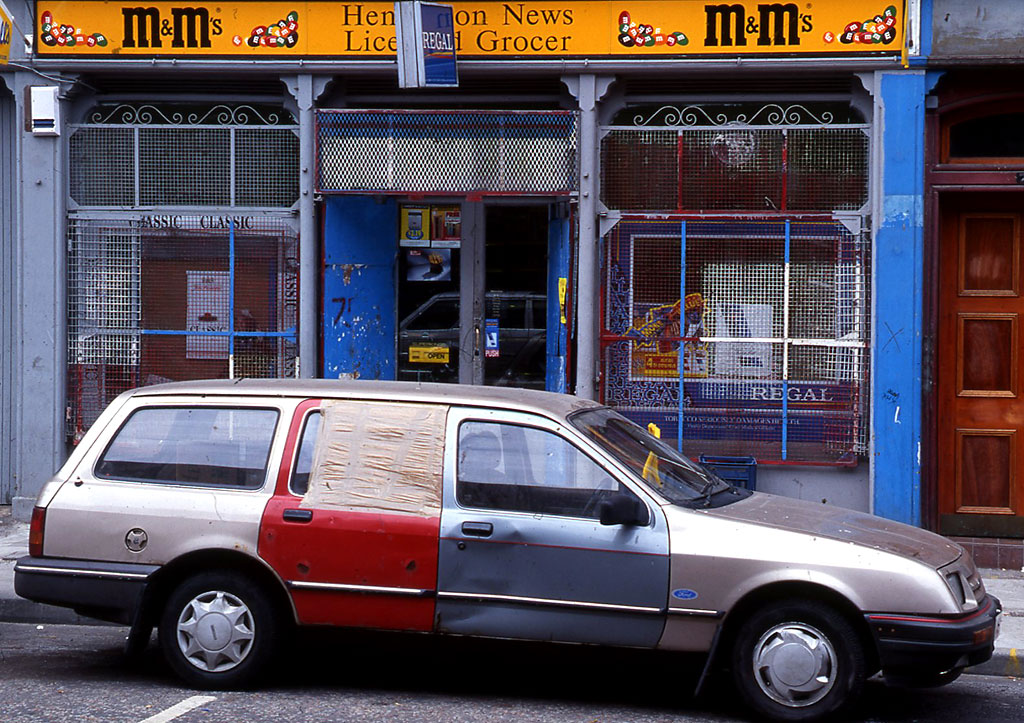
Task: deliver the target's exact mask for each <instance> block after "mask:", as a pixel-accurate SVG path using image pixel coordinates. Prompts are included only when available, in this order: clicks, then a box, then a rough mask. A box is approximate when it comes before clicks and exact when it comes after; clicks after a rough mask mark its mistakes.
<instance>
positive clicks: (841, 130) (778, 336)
mask: <svg viewBox="0 0 1024 723" xmlns="http://www.w3.org/2000/svg"><path fill="white" fill-rule="evenodd" d="M604 131H605V135H604V137H603V140H602V169H601V174H602V175H601V178H602V187H601V188H602V191H601V193H602V200H603V201H604V203H605V205H606V206H608V207H609V209H612V210H617V211H619V212H620V218H621V220H620V221H619V222H618V224H617V225H616V226H615V227H614V228H613V230H612V231H611V233H610V234H608V236H607V237H606V239H605V241H606V243H605V249H606V257H605V265H604V273H605V279H604V306H603V308H604V327H603V331H602V344H601V349H602V365H603V374H602V395H603V400H604V401H605V402H606V403H607V404H609V405H610V406H612V407H615V408H616V409H618V410H619V411H621V412H622V413H623V414H625V415H626V416H629V417H631V418H632V419H634V420H635V421H637V422H639V423H641V424H647V423H649V422H654V423H656V424H657V425H658V427H659V428H660V429H661V433H662V437H663V438H665V439H666V440H671V441H673V442H674V443H675V444H676V445H677V446H678V448H680V449H682V450H683V451H684V452H685V453H687V454H689V455H691V456H693V457H696V456H698V455H700V454H712V455H737V456H754V457H756V458H757V460H758V461H759V462H813V463H826V464H851V463H855V462H856V461H857V459H858V458H859V457H860V456H861V455H863V454H864V453H865V452H866V450H867V430H868V409H869V406H870V405H869V403H868V400H869V398H870V396H869V393H868V390H869V381H868V372H869V368H870V366H869V353H868V352H869V345H870V330H869V324H868V320H869V310H870V304H869V293H868V292H869V287H870V283H869V280H870V275H869V263H868V262H869V259H870V245H869V243H868V239H869V234H868V233H867V228H868V223H867V220H868V219H867V217H866V216H865V215H864V214H865V211H864V209H865V208H866V205H867V200H868V199H867V191H868V168H869V163H868V159H869V148H870V143H869V138H870V126H869V125H868V124H866V123H865V122H864V119H863V118H862V117H860V115H859V114H858V112H857V111H856V110H854V109H852V108H851V107H850V106H849V105H845V104H842V103H834V102H828V103H806V104H796V103H782V102H780V103H768V104H763V103H762V104H757V103H729V104H715V105H712V104H703V105H689V106H677V105H659V106H650V107H632V108H627V109H625V110H623V111H622V112H620V113H619V115H618V116H617V117H616V118H615V119H614V122H613V125H611V126H607V127H605V128H604ZM630 158H634V159H636V162H635V163H630V162H629V159H630ZM652 212H653V213H652ZM666 212H668V213H666Z"/></svg>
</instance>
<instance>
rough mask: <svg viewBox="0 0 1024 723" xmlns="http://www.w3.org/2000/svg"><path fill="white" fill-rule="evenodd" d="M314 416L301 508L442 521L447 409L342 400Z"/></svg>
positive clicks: (325, 407) (332, 403) (323, 407)
mask: <svg viewBox="0 0 1024 723" xmlns="http://www.w3.org/2000/svg"><path fill="white" fill-rule="evenodd" d="M321 411H322V412H323V426H322V428H321V430H320V438H319V440H318V441H317V446H316V452H315V454H314V459H313V474H312V475H311V476H310V484H309V491H308V492H307V493H306V496H305V497H303V499H302V506H303V507H316V508H318V509H333V510H353V511H360V512H387V513H398V514H412V515H421V516H426V517H435V516H438V515H440V514H441V474H442V467H443V461H444V460H443V458H444V426H445V413H446V411H447V408H446V407H444V406H441V405H429V404H415V405H410V404H393V403H388V402H373V401H351V400H348V401H333V402H326V401H325V402H324V403H323V405H322V406H321Z"/></svg>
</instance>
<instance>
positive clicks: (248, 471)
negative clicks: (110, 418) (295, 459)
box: [96, 407, 278, 489]
mask: <svg viewBox="0 0 1024 723" xmlns="http://www.w3.org/2000/svg"><path fill="white" fill-rule="evenodd" d="M277 417H278V413H277V410H274V409H254V408H249V407H245V408H237V407H235V408H224V407H146V408H143V409H138V410H136V411H135V412H133V413H132V415H131V416H130V417H128V420H127V421H126V422H125V423H124V424H123V425H122V426H121V428H120V429H119V430H118V431H117V434H116V435H115V436H114V439H113V441H112V442H111V443H110V445H109V446H108V447H107V449H106V450H105V451H104V452H103V456H102V457H101V458H100V461H99V463H98V464H97V465H96V475H97V476H99V477H105V478H110V479H126V480H134V481H139V482H161V483H166V484H194V485H202V486H213V487H233V488H238V487H241V488H248V489H254V488H257V487H260V486H262V485H263V482H264V480H265V479H266V474H267V459H268V457H269V456H270V445H271V443H272V442H273V439H274V430H275V428H276V426H277Z"/></svg>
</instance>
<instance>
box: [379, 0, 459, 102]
mask: <svg viewBox="0 0 1024 723" xmlns="http://www.w3.org/2000/svg"><path fill="white" fill-rule="evenodd" d="M395 35H396V36H397V38H398V85H399V87H401V88H428V87H429V88H455V87H458V85H459V73H458V70H457V68H456V65H455V14H454V12H453V10H452V8H451V6H450V5H438V4H436V3H425V2H418V1H416V2H396V3H395Z"/></svg>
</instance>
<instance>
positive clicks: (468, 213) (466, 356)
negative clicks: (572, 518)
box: [459, 196, 572, 392]
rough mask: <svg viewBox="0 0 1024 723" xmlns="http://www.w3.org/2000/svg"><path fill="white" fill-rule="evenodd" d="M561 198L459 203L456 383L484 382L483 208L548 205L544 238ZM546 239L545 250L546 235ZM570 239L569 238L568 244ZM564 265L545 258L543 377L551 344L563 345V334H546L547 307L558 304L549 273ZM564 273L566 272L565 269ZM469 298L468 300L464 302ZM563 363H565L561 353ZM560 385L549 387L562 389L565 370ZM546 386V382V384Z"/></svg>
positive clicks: (548, 319)
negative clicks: (553, 293)
mask: <svg viewBox="0 0 1024 723" xmlns="http://www.w3.org/2000/svg"><path fill="white" fill-rule="evenodd" d="M560 200H561V199H558V198H553V197H544V196H527V197H507V198H500V199H494V198H487V199H485V200H475V199H470V198H467V199H466V200H464V201H463V202H462V204H461V214H462V243H461V245H460V249H459V250H460V256H459V264H460V267H459V302H460V303H459V384H475V385H482V384H483V383H484V355H483V342H484V333H485V324H486V316H487V314H486V294H487V291H488V289H487V209H488V208H490V207H494V206H506V207H507V206H534V207H540V206H544V207H546V208H547V209H548V225H547V228H546V229H545V237H546V238H548V237H549V234H550V230H551V226H552V223H553V222H554V218H555V213H554V209H555V208H556V204H558V203H559V201H560ZM548 241H549V246H548V248H549V254H550V252H551V248H550V238H548ZM571 244H572V239H571V238H570V239H569V245H570V246H571ZM563 265H566V266H567V265H568V258H565V259H562V258H558V259H556V258H554V257H550V258H548V263H547V267H546V279H545V284H544V288H545V292H544V293H545V294H546V295H547V297H548V309H549V314H548V316H547V317H546V318H545V320H544V321H545V328H548V329H549V331H548V336H547V341H546V346H547V353H546V355H545V369H546V370H547V379H548V380H551V379H552V375H551V370H550V369H547V364H548V363H549V359H548V357H549V356H550V355H551V347H552V344H553V343H554V345H555V346H556V347H560V348H561V349H564V347H565V346H566V341H565V339H564V338H562V339H561V344H559V339H552V337H551V335H550V324H551V319H552V318H553V317H552V315H551V313H550V310H551V309H552V308H553V307H554V308H560V301H561V298H560V296H559V295H558V280H557V278H556V279H555V281H554V290H555V294H556V295H555V297H554V298H552V283H551V282H552V276H555V277H557V276H558V275H559V274H560V273H561V271H562V266H563ZM566 276H568V272H567V271H566ZM466 299H470V300H471V302H472V303H470V304H466V303H464V302H465V300H466ZM561 356H563V364H564V363H565V359H564V357H565V355H564V354H562V355H561ZM559 378H560V379H561V383H560V386H562V387H563V388H562V389H555V390H551V391H563V392H564V391H565V389H564V386H565V383H564V380H565V378H566V374H565V371H564V370H563V373H562V374H561V375H559ZM546 386H550V385H549V384H546Z"/></svg>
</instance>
